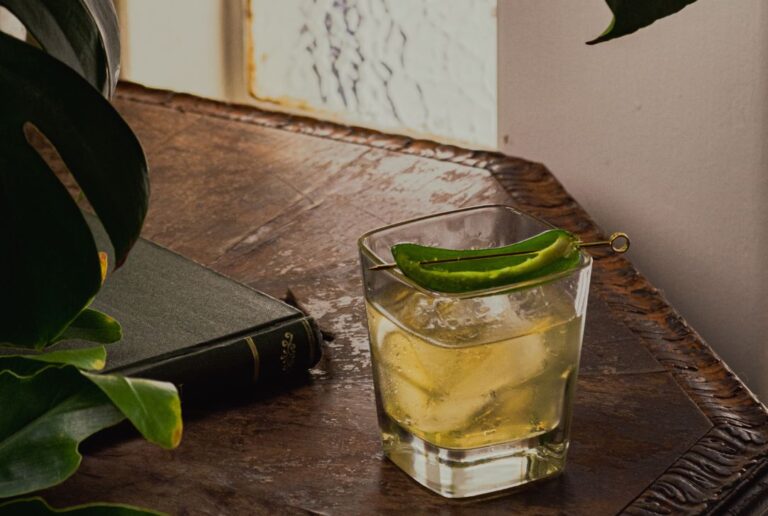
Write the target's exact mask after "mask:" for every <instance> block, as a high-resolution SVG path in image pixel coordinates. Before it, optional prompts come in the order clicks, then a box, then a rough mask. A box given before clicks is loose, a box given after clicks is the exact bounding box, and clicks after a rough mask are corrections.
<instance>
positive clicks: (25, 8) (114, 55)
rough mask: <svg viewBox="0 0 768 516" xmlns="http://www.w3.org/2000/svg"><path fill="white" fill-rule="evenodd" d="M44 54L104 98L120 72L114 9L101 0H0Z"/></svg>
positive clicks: (118, 37) (108, 3)
mask: <svg viewBox="0 0 768 516" xmlns="http://www.w3.org/2000/svg"><path fill="white" fill-rule="evenodd" d="M0 6H3V7H6V8H7V9H8V10H9V11H11V13H13V14H14V15H15V16H16V17H17V18H18V19H19V21H21V23H22V24H24V26H25V27H26V28H27V30H28V31H29V32H30V34H32V36H33V37H34V38H35V40H37V41H38V42H39V43H40V46H41V47H42V48H43V50H45V51H46V52H47V53H49V54H50V55H52V56H53V57H55V58H56V59H58V60H59V61H61V62H63V63H66V64H67V65H68V66H69V67H70V68H72V69H73V70H75V71H76V72H77V73H79V74H80V75H81V76H82V77H83V78H84V79H85V80H87V81H88V82H89V83H91V85H93V86H94V87H95V88H96V89H98V90H99V91H101V92H102V93H103V94H104V95H105V96H111V95H112V93H113V92H114V90H115V86H116V85H117V76H118V73H119V70H120V32H119V29H118V25H117V14H116V13H115V7H114V5H113V4H112V2H110V1H104V0H67V1H66V2H62V1H60V0H34V1H30V0H0Z"/></svg>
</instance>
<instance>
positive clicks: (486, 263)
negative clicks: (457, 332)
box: [392, 229, 580, 293]
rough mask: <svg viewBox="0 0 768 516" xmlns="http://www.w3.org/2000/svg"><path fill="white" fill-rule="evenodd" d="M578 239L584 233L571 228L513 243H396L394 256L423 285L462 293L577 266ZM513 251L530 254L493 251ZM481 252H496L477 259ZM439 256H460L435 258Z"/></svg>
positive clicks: (487, 253) (428, 287)
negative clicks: (490, 245)
mask: <svg viewBox="0 0 768 516" xmlns="http://www.w3.org/2000/svg"><path fill="white" fill-rule="evenodd" d="M578 243H579V240H578V238H576V237H575V236H574V235H573V234H571V233H569V232H568V231H565V230H562V229H550V230H548V231H544V232H543V233H540V234H538V235H536V236H534V237H531V238H528V239H526V240H521V241H520V242H516V243H514V244H511V245H507V246H504V247H494V248H489V249H469V250H455V249H443V248H440V247H428V246H423V245H419V244H411V243H402V244H395V245H394V246H392V256H393V257H394V259H395V263H396V264H397V266H398V267H399V268H400V270H401V271H402V272H403V274H405V276H406V277H408V278H410V279H411V280H412V281H413V282H414V283H416V284H417V285H419V286H421V287H423V288H426V289H429V290H434V291H437V292H450V293H459V292H471V291H473V290H482V289H487V288H493V287H500V286H504V285H509V284H512V283H518V282H521V281H527V280H531V279H535V278H540V277H543V276H546V275H549V274H553V273H557V272H562V271H566V270H568V269H571V268H573V267H576V266H577V265H578V264H579V260H580V253H579V246H578ZM508 253H528V254H516V255H512V256H491V255H497V254H508ZM480 256H491V257H489V258H485V259H476V258H477V257H480ZM467 258H473V259H469V260H468V259H467ZM457 259H458V260H457ZM437 260H457V261H448V262H441V263H430V262H435V261H437Z"/></svg>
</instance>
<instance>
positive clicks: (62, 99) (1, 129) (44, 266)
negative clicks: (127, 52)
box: [0, 0, 149, 349]
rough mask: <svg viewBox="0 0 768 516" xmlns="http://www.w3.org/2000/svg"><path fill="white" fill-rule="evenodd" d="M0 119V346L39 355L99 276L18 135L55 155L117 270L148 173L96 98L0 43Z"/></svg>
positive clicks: (39, 163)
mask: <svg viewBox="0 0 768 516" xmlns="http://www.w3.org/2000/svg"><path fill="white" fill-rule="evenodd" d="M94 1H95V0H94ZM105 1H107V2H108V0H105ZM34 3H37V2H34ZM49 3H52V2H49ZM73 3H76V2H73ZM0 112H2V113H3V116H2V117H0V293H2V294H0V343H2V342H6V343H13V344H15V345H18V346H24V347H34V348H38V349H39V348H42V347H45V346H46V345H48V344H49V343H51V342H54V341H55V340H56V339H57V337H58V336H59V335H60V334H61V333H62V332H63V330H64V329H65V328H66V327H67V326H68V325H69V324H70V323H71V322H72V321H74V320H75V318H76V317H77V316H78V314H80V312H81V311H82V310H83V309H84V307H86V306H87V305H88V303H89V302H90V300H91V299H92V298H93V296H94V295H95V294H96V292H97V291H98V289H99V287H100V285H101V273H100V262H99V257H98V254H97V250H96V246H95V244H94V240H93V236H92V234H91V231H90V229H89V228H88V225H87V224H86V222H85V220H84V218H83V216H82V214H81V212H80V210H79V208H78V207H77V205H76V204H75V202H74V200H73V199H72V198H71V196H70V195H69V193H68V192H67V190H66V189H65V188H64V186H63V185H62V184H61V182H60V181H59V180H58V178H57V177H56V176H55V175H54V174H53V172H52V171H51V170H50V168H49V167H48V165H47V164H46V163H45V161H43V159H42V158H41V157H40V156H39V155H38V153H37V152H36V151H35V150H34V149H33V148H32V147H31V146H30V145H29V143H28V142H27V139H26V136H25V126H27V125H29V124H31V125H34V126H35V127H36V128H37V129H38V130H39V131H40V132H42V133H43V135H45V136H46V137H47V138H48V140H49V141H50V142H51V143H52V144H53V146H54V147H55V148H56V149H57V150H58V152H59V154H60V156H61V158H62V160H63V161H64V163H65V164H66V165H67V167H68V169H69V170H70V172H71V173H72V175H73V176H74V178H75V179H76V180H77V182H78V184H79V186H80V188H81V190H82V191H83V193H84V194H85V196H86V197H87V199H88V201H89V202H90V204H91V206H93V209H94V210H95V211H96V214H97V215H98V216H99V219H100V220H101V222H102V224H103V226H104V229H105V230H106V232H107V234H108V235H109V237H110V240H111V241H112V244H113V247H114V250H115V261H116V263H117V265H118V266H119V265H120V264H121V263H122V262H123V261H124V260H125V258H126V256H127V254H128V252H129V251H130V249H131V247H132V246H133V244H134V242H135V241H136V239H137V238H138V235H139V232H140V230H141V226H142V223H143V221H144V217H145V215H146V211H147V204H148V195H149V185H148V177H147V166H146V161H145V158H144V154H143V151H142V149H141V146H140V145H139V142H138V140H137V139H136V137H135V136H134V134H133V132H132V131H131V130H130V128H129V127H128V125H127V124H126V123H125V122H124V121H123V119H122V118H121V117H120V115H119V114H118V113H117V111H115V109H114V108H113V107H112V106H111V105H110V104H109V102H108V101H107V100H106V99H104V98H103V97H102V96H101V95H100V94H99V92H98V91H97V90H96V89H94V88H93V87H91V86H90V85H89V84H88V83H87V82H86V81H85V80H84V79H83V78H82V77H80V76H79V75H78V74H77V73H76V72H75V71H73V70H72V69H71V68H70V67H68V66H67V65H65V64H63V63H62V62H60V61H58V60H57V59H55V58H53V57H51V56H49V55H47V54H46V53H45V52H43V51H41V50H39V49H36V48H34V47H32V46H31V45H28V44H26V43H24V42H21V41H18V40H16V39H14V38H12V37H10V36H7V35H5V34H0Z"/></svg>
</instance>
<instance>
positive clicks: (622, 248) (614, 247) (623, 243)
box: [368, 232, 630, 271]
mask: <svg viewBox="0 0 768 516" xmlns="http://www.w3.org/2000/svg"><path fill="white" fill-rule="evenodd" d="M575 245H576V246H577V247H579V248H581V247H610V248H611V251H613V252H614V253H616V254H623V253H626V252H627V251H628V250H629V246H630V241H629V235H627V234H626V233H623V232H616V233H613V234H611V236H610V238H609V239H608V240H598V241H596V242H576V243H575ZM537 252H538V251H517V252H507V253H496V254H486V255H481V256H464V257H460V258H444V259H441V260H424V261H421V262H419V265H424V266H430V265H436V264H440V263H453V262H463V261H468V260H487V259H489V258H502V257H506V256H523V255H526V254H536V253H537ZM395 267H397V264H396V263H382V264H379V265H374V266H372V267H369V268H368V270H371V271H381V270H387V269H394V268H395Z"/></svg>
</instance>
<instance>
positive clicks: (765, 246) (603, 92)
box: [499, 0, 768, 400]
mask: <svg viewBox="0 0 768 516" xmlns="http://www.w3.org/2000/svg"><path fill="white" fill-rule="evenodd" d="M609 21H610V12H609V11H608V9H607V8H606V6H605V2H604V1H603V0H584V1H581V2H573V1H571V0H549V1H547V2H542V1H540V0H499V101H500V107H499V117H500V118H499V136H500V147H501V148H502V150H503V151H504V152H507V153H510V154H516V155H520V156H524V157H526V158H528V159H532V160H537V161H541V162H543V163H545V164H546V165H547V166H548V167H549V168H550V169H551V170H552V171H553V172H554V173H555V175H557V177H558V178H560V180H561V181H562V182H563V183H565V186H566V187H567V188H568V189H569V190H570V191H571V193H572V194H573V195H574V196H575V197H576V199H578V200H579V201H580V202H581V203H582V204H583V205H584V206H585V207H586V209H587V210H588V211H589V212H590V213H591V214H592V215H593V216H594V217H595V218H596V219H597V221H598V222H599V223H600V224H601V225H602V226H603V227H604V228H605V229H607V230H618V229H620V230H624V231H627V232H628V233H630V235H631V236H632V242H633V249H632V251H631V255H630V258H631V259H632V260H633V261H634V262H635V263H636V264H637V266H638V267H639V268H640V270H641V271H642V272H644V273H645V274H646V275H647V276H649V277H650V279H651V280H652V281H653V282H654V284H655V285H657V286H658V287H660V288H661V289H662V290H664V292H665V293H666V295H667V297H668V298H669V299H670V300H671V302H672V303H673V304H674V306H675V307H677V308H678V309H679V311H680V312H682V314H683V315H684V316H685V317H686V318H687V319H688V321H689V322H690V323H691V324H692V326H693V327H694V328H696V329H697V330H698V331H699V332H700V333H701V334H702V335H703V336H704V338H705V339H706V340H707V341H708V342H709V343H710V344H711V345H712V346H713V347H714V348H715V349H716V350H717V351H718V352H719V353H720V354H721V355H722V356H723V357H724V358H725V359H726V361H727V362H728V363H729V364H730V365H731V366H732V367H733V368H734V369H735V370H736V371H737V372H738V373H739V374H740V375H741V376H742V377H743V378H744V379H745V380H746V382H747V384H748V385H750V386H751V388H752V389H753V390H755V391H756V392H758V393H759V395H760V396H761V397H762V399H763V400H768V374H767V373H768V338H767V335H768V301H766V298H765V295H766V291H767V290H768V272H767V271H768V259H766V256H767V253H768V230H767V229H766V228H768V204H767V203H766V201H767V200H768V155H767V154H766V145H768V32H766V30H765V27H766V26H768V3H766V2H765V1H764V0H742V1H741V2H722V1H716V0H699V1H698V2H697V3H696V4H693V5H692V6H690V7H688V8H686V9H685V10H684V11H682V12H680V13H678V14H677V15H676V16H674V17H672V18H668V19H665V20H662V21H660V22H658V23H657V24H656V25H654V26H652V27H650V28H648V29H646V30H643V31H641V32H638V33H636V34H634V35H632V36H630V37H628V38H625V39H621V40H616V41H613V42H608V43H604V44H602V45H598V46H596V47H589V46H586V45H584V44H583V42H584V41H586V40H588V39H591V38H592V37H594V36H595V35H597V34H599V33H600V32H602V30H603V29H604V28H605V27H606V26H607V24H608V22H609Z"/></svg>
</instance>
